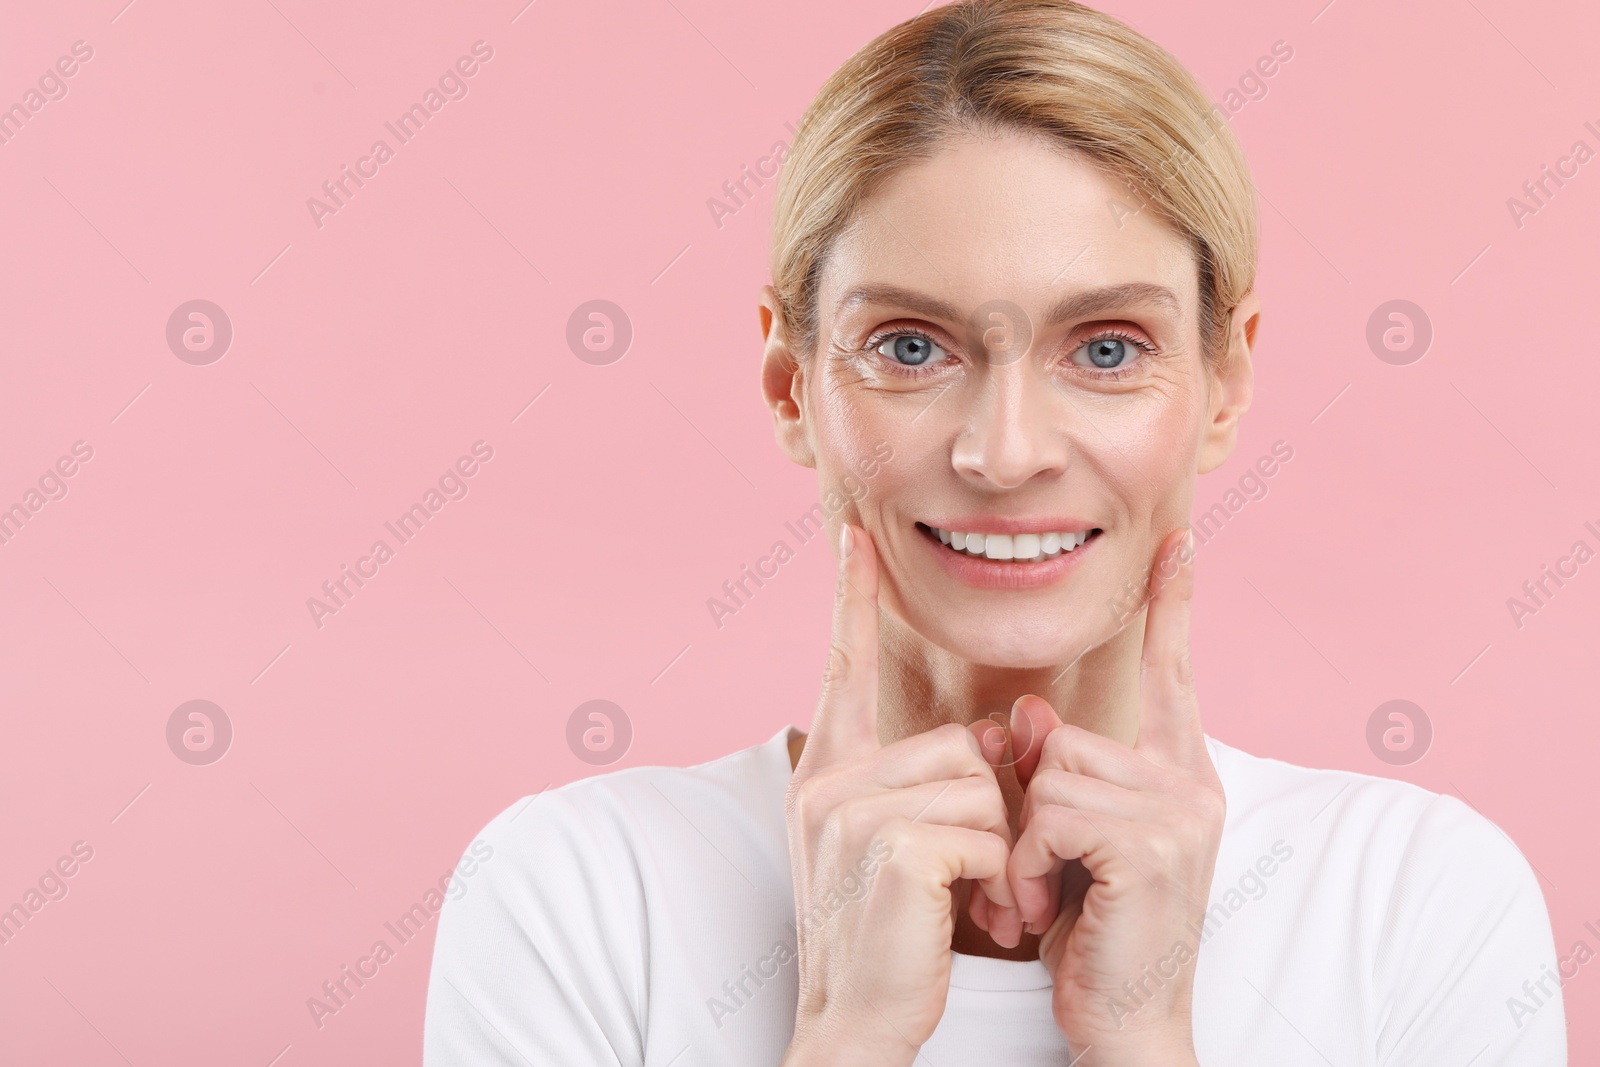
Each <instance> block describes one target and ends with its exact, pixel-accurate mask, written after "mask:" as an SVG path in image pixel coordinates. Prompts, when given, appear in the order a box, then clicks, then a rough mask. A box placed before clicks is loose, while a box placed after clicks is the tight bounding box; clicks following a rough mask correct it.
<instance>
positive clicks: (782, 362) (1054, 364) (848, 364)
mask: <svg viewBox="0 0 1600 1067" xmlns="http://www.w3.org/2000/svg"><path fill="white" fill-rule="evenodd" d="M763 305H764V308H766V309H767V310H764V311H763V315H762V319H763V323H764V324H765V325H766V327H767V331H768V332H767V342H768V348H767V360H766V364H765V367H764V371H763V386H764V390H765V391H766V394H767V398H768V402H769V404H770V405H771V406H772V408H773V411H774V415H775V417H776V419H777V423H778V433H779V439H780V441H781V442H782V443H783V444H784V446H785V448H786V450H787V451H788V452H789V454H790V455H791V456H792V457H793V458H794V459H795V460H796V461H797V462H801V463H805V464H807V465H811V466H815V467H816V469H817V472H818V475H819V481H820V483H821V487H822V489H823V495H824V502H825V503H826V502H827V500H828V499H829V492H828V491H829V490H835V491H836V494H835V495H833V496H832V499H833V500H834V501H841V500H842V501H846V506H844V507H836V508H835V509H833V510H832V511H831V512H830V511H827V509H826V508H825V513H827V514H828V519H829V527H830V529H829V532H830V534H831V535H833V537H834V539H835V543H837V531H838V526H839V524H840V523H842V522H847V521H848V522H854V523H856V524H858V525H860V526H862V527H863V528H865V529H866V530H867V531H868V532H869V533H870V534H871V536H872V540H873V543H874V545H875V546H876V547H877V550H878V553H879V558H880V561H881V563H880V581H881V586H880V605H881V606H882V608H883V609H884V610H887V611H889V612H892V613H893V614H894V615H895V616H896V617H898V618H899V619H901V620H903V621H904V623H905V624H907V625H908V626H909V627H911V628H912V629H913V630H915V631H916V632H917V633H919V634H921V635H922V636H923V637H924V638H926V639H927V640H929V641H932V642H933V643H935V644H937V645H939V646H941V647H942V648H944V649H946V650H948V651H950V652H952V653H954V654H956V655H958V656H960V657H962V658H963V659H966V660H968V661H971V662H975V663H983V664H990V665H994V666H1001V667H1019V668H1030V667H1031V668H1038V667H1046V666H1050V665H1053V664H1060V663H1065V662H1070V661H1072V660H1074V659H1076V658H1077V657H1078V656H1079V655H1080V654H1082V653H1083V652H1084V651H1086V650H1087V649H1089V648H1092V647H1094V646H1095V645H1098V644H1100V643H1101V642H1103V641H1105V640H1106V639H1107V638H1108V637H1110V636H1111V635H1112V634H1113V633H1115V632H1117V631H1118V630H1119V629H1121V628H1122V627H1123V626H1124V625H1125V624H1126V622H1127V621H1128V619H1129V618H1130V617H1131V616H1132V615H1134V614H1136V613H1137V612H1138V610H1139V609H1140V607H1141V606H1142V603H1143V599H1144V590H1145V586H1146V582H1147V580H1148V574H1149V567H1150V564H1151V562H1152V558H1153V556H1154V554H1155V552H1156V549H1157V547H1158V545H1159V544H1160V543H1161V541H1162V539H1163V538H1164V537H1165V536H1166V535H1167V534H1168V533H1170V532H1171V531H1172V530H1173V529H1175V528H1177V527H1179V526H1184V525H1186V524H1187V523H1188V521H1189V514H1190V505H1191V502H1192V496H1193V490H1194V480H1195V475H1196V473H1197V472H1204V471H1207V470H1210V469H1212V468H1213V467H1215V466H1217V465H1218V464H1220V463H1221V462H1222V461H1223V460H1224V459H1225V458H1226V457H1227V455H1228V453H1229V452H1230V451H1231V450H1232V447H1233V437H1234V427H1235V423H1236V421H1237V418H1238V416H1239V415H1240V414H1241V413H1242V412H1243V410H1244V408H1245V407H1246V406H1248V404H1249V394H1250V367H1249V353H1248V345H1249V341H1250V340H1253V332H1254V326H1255V321H1254V297H1253V296H1252V297H1250V298H1248V300H1247V302H1246V305H1241V308H1240V311H1239V312H1236V315H1235V319H1234V324H1233V325H1232V326H1230V340H1233V335H1234V334H1235V333H1236V332H1237V333H1238V334H1239V336H1238V345H1237V347H1239V348H1241V349H1242V352H1234V353H1233V355H1234V356H1235V357H1236V358H1235V360H1234V363H1233V365H1232V369H1231V370H1225V371H1224V372H1222V375H1221V376H1220V377H1217V376H1214V375H1213V374H1211V373H1209V372H1208V370H1207V367H1206V365H1205V363H1204V362H1203V360H1202V357H1201V350H1200V337H1199V313H1200V296H1199V277H1198V271H1197V266H1196V263H1195V259H1194V255H1193V252H1192V251H1191V249H1190V247H1189V246H1188V244H1187V243H1186V242H1185V241H1184V240H1183V239H1182V238H1181V237H1180V236H1179V235H1178V234H1177V233H1176V232H1174V231H1173V230H1172V229H1171V228H1169V227H1168V226H1167V225H1166V224H1165V223H1164V222H1162V221H1161V220H1159V219H1158V218H1157V217H1156V216H1155V214H1154V212H1153V211H1151V210H1145V211H1140V210H1139V209H1138V202H1137V200H1135V199H1134V198H1133V197H1131V196H1130V195H1129V194H1128V193H1127V192H1125V191H1124V189H1123V188H1122V187H1121V186H1120V185H1119V184H1118V183H1116V182H1114V181H1113V180H1110V179H1108V178H1106V177H1105V176H1103V175H1102V174H1101V173H1100V172H1099V171H1098V170H1096V169H1094V168H1093V167H1092V166H1091V165H1089V164H1088V163H1086V162H1085V161H1084V160H1083V159H1082V158H1080V157H1078V156H1076V155H1074V154H1070V153H1067V152H1064V151H1062V150H1060V149H1058V148H1054V147H1052V146H1050V145H1048V144H1046V143H1044V142H1042V141H1039V140H1036V139H1033V138H1029V137H1025V136H1022V135H1015V134H1013V135H1007V136H1005V137H1003V138H1000V139H984V140H962V141H958V142H951V143H949V144H947V145H946V146H945V147H943V148H942V149H941V150H940V151H939V152H938V153H937V154H936V155H934V156H933V157H932V158H931V159H929V160H927V161H922V162H918V163H916V164H913V165H908V166H907V167H905V168H904V169H902V170H900V171H898V172H897V173H896V174H895V175H894V176H893V177H892V178H891V179H890V180H889V181H888V182H887V183H886V185H885V186H883V187H882V188H881V189H880V190H879V191H878V193H877V194H876V195H875V196H874V197H873V198H872V199H870V200H869V201H867V202H866V204H865V205H864V207H863V208H862V209H861V210H860V212H859V213H858V215H857V217H856V219H855V221H854V222H853V224H852V225H851V226H850V227H849V228H848V229H847V230H846V231H845V232H844V233H843V234H841V236H840V237H839V239H838V240H837V241H836V243H835V244H834V245H833V246H832V249H831V254H830V256H829V257H828V259H827V261H826V264H825V266H824V268H823V272H822V277H821V282H820V287H819V295H818V324H819V333H818V347H817V350H816V352H815V353H813V354H810V355H809V356H806V355H805V354H798V355H800V356H801V358H800V359H799V360H798V362H796V361H794V360H793V359H791V358H790V357H791V355H792V354H791V353H788V352H787V351H786V350H785V348H784V345H785V343H786V342H785V339H784V338H783V336H782V331H781V330H774V329H772V319H773V314H772V311H773V309H775V307H776V304H775V301H774V300H773V298H772V295H771V290H770V287H769V288H768V289H765V290H763ZM1247 305H1248V306H1247ZM1244 320H1249V328H1248V331H1245V330H1244V329H1242V328H1241V326H1240V323H1241V322H1243V321H1244ZM941 531H943V533H941ZM956 534H960V535H977V534H982V535H984V537H983V538H982V542H981V544H982V547H981V548H978V549H977V552H978V554H976V555H975V554H974V549H975V547H976V546H977V545H978V543H979V541H978V538H976V537H965V536H963V537H956V536H954V535H956ZM1056 535H1064V536H1061V537H1058V536H1056ZM958 540H960V541H965V542H967V544H966V547H965V548H963V549H961V550H957V549H956V548H955V547H954V542H955V541H958ZM947 541H949V542H950V543H948V544H947V543H946V542H947ZM1078 541H1082V543H1081V544H1078V543H1077V542H1078ZM1058 542H1059V543H1060V544H1062V545H1066V544H1072V545H1075V547H1073V548H1072V549H1071V550H1070V551H1067V550H1065V549H1064V548H1058V547H1057V545H1058ZM1024 556H1026V557H1031V558H1030V559H1023V558H1020V557H1024ZM1007 557H1009V558H1007Z"/></svg>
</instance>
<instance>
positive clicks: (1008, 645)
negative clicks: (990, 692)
mask: <svg viewBox="0 0 1600 1067" xmlns="http://www.w3.org/2000/svg"><path fill="white" fill-rule="evenodd" d="M913 629H915V630H916V631H917V632H918V633H920V634H921V635H922V636H923V637H924V638H925V639H926V640H928V641H931V642H932V643H934V644H935V645H938V646H939V647H940V648H942V649H944V650H945V651H947V652H949V653H951V654H952V655H955V656H959V657H961V658H962V659H964V660H966V661H967V662H969V663H977V664H982V665H984V666H987V667H1003V668H1006V669H1009V670H1044V669H1048V668H1059V667H1065V666H1066V665H1067V664H1069V663H1071V662H1073V661H1074V660H1076V659H1077V658H1078V657H1079V656H1081V655H1083V653H1085V652H1087V651H1088V650H1089V649H1091V648H1093V647H1094V646H1095V645H1097V644H1099V643H1100V642H1102V641H1104V640H1105V638H1106V635H1105V634H1101V633H1090V632H1089V631H1088V628H1087V627H1085V626H1082V625H1065V626H1063V625H1062V623H1061V617H1060V616H1056V617H1054V618H1053V619H1043V618H1038V619H1035V618H1027V617H1022V618H1019V617H1018V616H1017V613H1015V612H1014V611H1013V612H1007V614H1006V615H1005V616H1004V617H1001V618H992V619H986V618H984V617H982V616H979V617H976V618H974V617H970V616H969V617H968V618H966V619H964V620H963V621H962V622H961V623H960V624H959V625H955V626H949V625H933V626H924V625H921V624H919V623H915V622H914V623H913Z"/></svg>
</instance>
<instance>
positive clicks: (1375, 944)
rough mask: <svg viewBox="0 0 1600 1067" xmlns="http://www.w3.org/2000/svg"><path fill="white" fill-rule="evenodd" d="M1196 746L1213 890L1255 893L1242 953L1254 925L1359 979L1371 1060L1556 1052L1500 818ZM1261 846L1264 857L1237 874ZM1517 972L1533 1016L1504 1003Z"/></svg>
mask: <svg viewBox="0 0 1600 1067" xmlns="http://www.w3.org/2000/svg"><path fill="white" fill-rule="evenodd" d="M1207 745H1208V747H1209V748H1210V750H1211V753H1212V759H1213V762H1214V763H1215V764H1216V767H1217V773H1218V776H1219V777H1220V778H1221V779H1222V783H1223V790H1224V793H1225V794H1226V796H1227V800H1228V812H1227V816H1226V821H1225V823H1224V830H1223V849H1222V850H1221V851H1220V852H1219V855H1218V865H1217V875H1216V877H1217V880H1216V883H1215V885H1214V892H1216V890H1217V888H1218V887H1220V888H1222V889H1223V890H1224V891H1226V890H1228V889H1231V888H1234V887H1235V883H1236V882H1237V883H1239V884H1241V885H1242V884H1244V882H1245V881H1249V882H1250V885H1251V887H1252V888H1258V889H1259V892H1260V894H1261V900H1262V903H1261V904H1259V905H1254V904H1252V905H1251V907H1253V908H1257V909H1259V912H1258V915H1257V918H1255V919H1252V920H1247V921H1245V922H1244V923H1243V924H1242V925H1241V927H1240V929H1241V932H1243V931H1246V930H1249V929H1251V928H1252V927H1255V929H1256V933H1257V935H1258V936H1257V937H1256V938H1254V939H1251V940H1250V946H1251V950H1253V951H1254V950H1260V951H1266V950H1265V949H1263V948H1262V947H1261V946H1262V944H1263V942H1262V941H1261V937H1266V938H1268V939H1270V940H1272V941H1273V942H1274V943H1275V944H1277V945H1278V946H1279V950H1282V951H1288V950H1289V949H1291V948H1292V949H1293V950H1294V951H1297V952H1299V953H1301V954H1303V955H1317V956H1319V957H1320V958H1322V959H1323V960H1324V961H1325V965H1326V967H1327V969H1329V970H1330V971H1338V972H1340V973H1341V974H1342V976H1343V977H1342V978H1341V979H1340V980H1341V981H1343V982H1344V983H1345V984H1346V985H1345V987H1346V988H1364V989H1366V990H1367V994H1368V995H1369V996H1370V997H1372V998H1373V999H1372V1001H1371V1002H1370V1005H1369V1006H1370V1009H1371V1015H1372V1018H1373V1019H1374V1025H1375V1026H1376V1027H1378V1033H1377V1038H1378V1047H1379V1049H1380V1050H1381V1051H1384V1052H1385V1053H1386V1055H1389V1056H1392V1057H1393V1059H1386V1060H1385V1061H1384V1062H1421V1061H1427V1062H1436V1061H1437V1060H1436V1059H1435V1057H1436V1056H1437V1054H1438V1052H1439V1050H1440V1049H1443V1048H1447V1047H1449V1048H1454V1043H1455V1042H1464V1041H1472V1040H1476V1041H1477V1042H1478V1044H1477V1045H1476V1046H1475V1047H1474V1048H1473V1049H1471V1050H1468V1052H1467V1054H1466V1056H1465V1057H1464V1058H1471V1055H1472V1053H1473V1052H1478V1051H1481V1050H1482V1049H1483V1048H1484V1047H1485V1045H1486V1043H1487V1044H1488V1045H1492V1046H1494V1047H1495V1048H1496V1049H1499V1050H1501V1051H1503V1052H1505V1053H1506V1054H1507V1055H1510V1054H1511V1053H1512V1051H1513V1050H1514V1051H1515V1052H1516V1053H1517V1054H1519V1055H1522V1056H1523V1058H1522V1059H1521V1060H1520V1061H1519V1062H1524V1063H1535V1062H1536V1063H1540V1064H1543V1063H1547V1062H1554V1061H1553V1060H1552V1059H1551V1058H1550V1057H1551V1056H1553V1055H1555V1054H1556V1053H1557V1052H1558V1051H1559V1049H1560V1047H1561V1046H1562V1036H1561V1035H1562V1033H1563V1032H1564V1031H1563V1030H1562V1012H1561V1008H1560V991H1559V984H1558V983H1555V982H1544V983H1543V985H1538V983H1540V982H1541V981H1542V979H1541V976H1542V975H1546V974H1551V975H1553V974H1554V969H1553V968H1554V965H1555V962H1556V956H1555V944H1554V937H1553V936H1552V930H1551V926H1550V918H1549V912H1548V909H1547V907H1546V904H1545V900H1544V894H1543V891H1542V889H1541V886H1540V880H1539V875H1538V872H1537V871H1536V870H1535V869H1534V867H1533V865H1532V864H1531V863H1530V862H1529V861H1528V859H1527V858H1526V857H1525V856H1524V855H1523V853H1522V851H1521V850H1520V849H1519V848H1518V847H1517V846H1516V844H1515V843H1514V842H1513V841H1512V840H1511V838H1510V837H1509V836H1507V834H1506V833H1505V832H1504V831H1503V830H1502V829H1501V827H1499V826H1498V825H1496V823H1495V822H1494V821H1492V820H1491V819H1489V818H1488V817H1486V816H1485V815H1483V814H1481V813H1480V812H1479V811H1477V810H1475V809H1474V808H1473V807H1472V806H1471V805H1470V804H1469V803H1467V802H1466V801H1465V800H1463V799H1462V798H1460V797H1457V796H1454V795H1452V794H1449V793H1436V792H1433V791H1432V790H1429V789H1425V788H1423V787H1421V786H1418V785H1414V784H1412V783H1409V782H1403V781H1397V780H1395V779H1390V778H1382V777H1378V776H1376V775H1369V774H1362V773H1359V772H1354V771H1343V770H1329V769H1319V768H1312V767H1301V766H1297V765H1294V764H1290V763H1286V762H1284V761H1282V760H1276V759H1269V758H1265V757H1261V756H1254V755H1251V754H1249V753H1246V752H1242V751H1240V750H1238V749H1235V748H1232V747H1231V746H1228V745H1225V744H1222V743H1221V742H1218V741H1215V740H1214V739H1211V738H1207ZM1263 855H1272V856H1273V857H1274V860H1273V862H1272V863H1271V864H1267V865H1261V866H1260V867H1259V868H1258V869H1259V875H1258V874H1247V875H1246V876H1244V877H1241V875H1240V871H1241V870H1244V871H1246V872H1248V871H1249V870H1250V866H1251V863H1252V861H1253V860H1255V859H1256V857H1258V856H1263ZM1262 876H1265V877H1262ZM1280 886H1281V887H1282V888H1279V887H1280ZM1335 960H1337V961H1339V962H1338V963H1337V964H1336V963H1334V961H1335ZM1524 980H1532V981H1533V982H1534V983H1536V986H1537V988H1539V989H1541V990H1542V993H1540V994H1536V995H1537V996H1538V997H1539V1000H1540V1004H1539V1005H1538V1011H1539V1016H1540V1017H1539V1019H1538V1021H1537V1025H1533V1026H1530V1025H1528V1016H1531V1015H1532V1014H1533V1012H1532V1011H1527V1012H1526V1014H1525V1015H1524V1014H1522V1009H1520V1008H1519V1006H1518V1005H1517V1004H1515V1003H1510V1002H1508V1001H1507V999H1506V998H1507V997H1508V995H1511V994H1513V993H1516V992H1518V991H1519V989H1520V988H1521V983H1523V982H1524ZM1544 986H1548V987H1549V988H1544ZM1484 1062H1486V1063H1495V1064H1498V1063H1501V1062H1503V1061H1502V1060H1500V1059H1498V1058H1492V1059H1490V1060H1486V1061H1484ZM1507 1062H1508V1061H1507Z"/></svg>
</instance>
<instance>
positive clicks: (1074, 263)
mask: <svg viewBox="0 0 1600 1067" xmlns="http://www.w3.org/2000/svg"><path fill="white" fill-rule="evenodd" d="M862 283H869V284H870V283H888V284H893V285H896V286H901V287H904V288H908V289H914V290H917V291H919V292H925V293H929V294H931V295H935V296H937V297H939V298H941V299H943V300H945V301H948V302H950V303H953V304H955V305H956V306H958V307H962V308H974V307H976V306H978V305H979V304H982V303H984V302H985V301H988V300H997V299H1004V300H1010V301H1013V302H1015V303H1017V304H1019V305H1020V306H1022V307H1023V308H1024V309H1025V310H1027V311H1028V312H1029V313H1030V314H1035V313H1037V314H1039V315H1043V314H1044V312H1045V310H1046V308H1047V307H1049V306H1050V305H1053V304H1054V303H1055V302H1056V301H1057V300H1059V299H1060V298H1061V297H1062V296H1064V295H1068V294H1070V293H1072V292H1074V291H1076V290H1082V289H1091V288H1101V287H1107V286H1114V285H1131V284H1139V283H1145V284H1152V285H1159V286H1165V287H1167V288H1169V289H1171V290H1172V291H1173V292H1174V293H1175V294H1177V296H1178V299H1179V302H1180V303H1181V305H1182V309H1183V311H1182V314H1181V318H1183V319H1184V320H1190V319H1192V318H1193V317H1194V315H1195V313H1196V311H1197V309H1198V299H1199V294H1198V285H1199V275H1198V270H1197V267H1196V264H1195V260H1194V254H1193V251H1192V249H1191V247H1190V246H1189V244H1188V242H1187V241H1186V240H1184V238H1183V237H1182V236H1181V235H1179V234H1178V233H1177V232H1176V231H1175V230H1174V229H1173V228H1172V227H1171V226H1169V225H1168V224H1167V223H1166V222H1165V221H1164V220H1162V219H1161V218H1160V217H1159V216H1158V215H1157V214H1156V212H1155V209H1154V208H1153V207H1146V208H1144V209H1143V210H1140V201H1139V199H1138V198H1137V196H1136V195H1135V194H1134V193H1133V192H1132V191H1131V190H1129V189H1127V188H1126V187H1125V186H1123V184H1122V183H1121V182H1120V181H1118V180H1117V179H1115V178H1113V177H1110V176H1108V175H1107V174H1105V173H1103V172H1102V171H1101V170H1100V169H1099V168H1098V167H1096V166H1095V165H1094V164H1093V163H1092V162H1090V161H1088V160H1087V159H1086V158H1085V157H1083V156H1082V155H1080V154H1078V153H1075V152H1072V151H1069V150H1067V149H1064V148H1062V147H1059V146H1056V145H1052V144H1050V143H1048V142H1046V141H1044V140H1042V139H1040V138H1038V137H1031V136H1028V135H1024V134H1018V133H1007V134H1005V135H1002V136H998V137H981V138H980V137H976V136H972V137H963V138H961V139H959V140H953V141H948V142H945V143H944V144H942V145H941V146H940V147H939V148H938V149H937V150H936V151H935V153H934V154H933V155H932V156H931V157H930V158H928V159H925V160H917V161H916V162H914V163H910V164H907V165H906V166H904V167H902V168H900V169H899V170H897V171H896V172H895V173H894V174H893V175H891V176H890V177H889V178H888V179H887V180H886V181H885V182H884V184H883V185H882V186H881V187H880V188H879V189H877V190H876V191H875V192H874V194H873V195H872V196H871V197H870V198H868V199H867V200H866V201H864V202H863V204H862V206H861V207H860V209H859V210H858V211H857V212H856V216H855V218H854V219H852V221H851V223H850V225H849V226H848V227H847V228H846V229H845V230H844V231H843V232H841V234H840V235H839V237H838V239H837V240H836V241H835V242H834V245H833V247H832V248H831V249H830V254H829V256H828V258H827V261H826V263H825V264H824V267H823V272H822V278H821V286H820V288H819V293H818V297H819V312H820V314H821V316H822V319H823V321H827V320H828V319H830V318H831V317H832V316H833V315H834V314H835V311H836V306H837V304H838V302H839V299H840V297H841V296H842V295H843V294H845V293H846V292H847V291H849V290H851V289H854V288H857V287H859V286H860V285H861V284H862ZM1036 321H1037V320H1036Z"/></svg>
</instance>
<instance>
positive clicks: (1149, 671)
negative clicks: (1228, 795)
mask: <svg viewBox="0 0 1600 1067" xmlns="http://www.w3.org/2000/svg"><path fill="white" fill-rule="evenodd" d="M1150 583H1151V586H1152V588H1151V593H1150V600H1149V610H1148V612H1147V613H1146V615H1145V624H1144V651H1143V653H1142V654H1141V658H1140V662H1139V690H1140V695H1141V701H1140V704H1141V710H1140V713H1139V738H1138V740H1137V741H1136V742H1135V743H1134V746H1133V747H1134V748H1135V749H1136V750H1137V751H1139V752H1142V753H1144V754H1145V755H1147V756H1150V757H1152V758H1154V760H1155V761H1156V762H1157V763H1159V764H1162V765H1163V766H1167V767H1188V766H1194V765H1195V764H1196V763H1197V761H1201V760H1205V761H1209V760H1210V756H1209V755H1208V754H1207V753H1206V751H1205V734H1204V733H1203V731H1202V730H1201V726H1200V702H1199V700H1198V698H1197V697H1196V695H1195V689H1194V668H1193V666H1192V665H1191V664H1190V662H1189V606H1190V603H1191V601H1192V600H1193V597H1194V547H1193V540H1192V538H1191V535H1190V532H1189V529H1188V527H1180V528H1178V529H1176V530H1174V531H1172V533H1170V534H1168V535H1167V537H1166V539H1165V540H1164V541H1162V543H1161V549H1160V550H1159V551H1158V552H1157V553H1156V566H1155V567H1154V568H1152V570H1151V574H1150Z"/></svg>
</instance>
